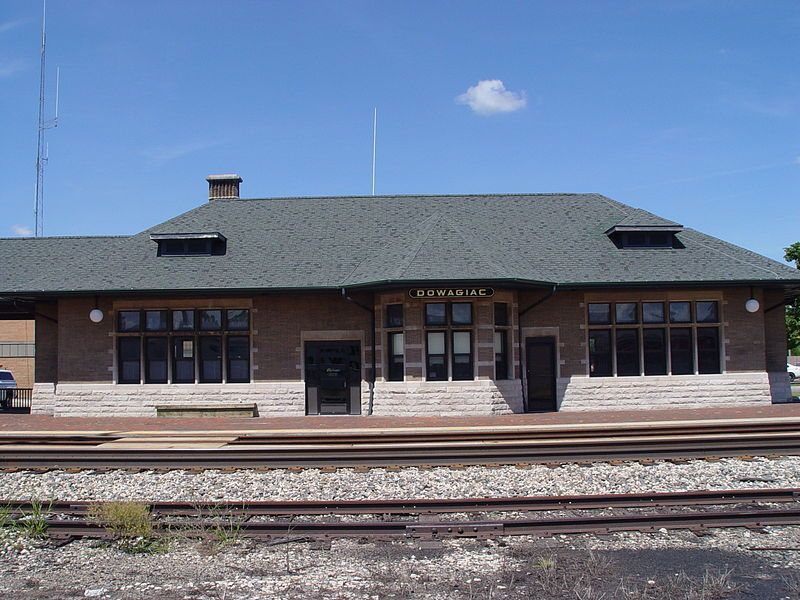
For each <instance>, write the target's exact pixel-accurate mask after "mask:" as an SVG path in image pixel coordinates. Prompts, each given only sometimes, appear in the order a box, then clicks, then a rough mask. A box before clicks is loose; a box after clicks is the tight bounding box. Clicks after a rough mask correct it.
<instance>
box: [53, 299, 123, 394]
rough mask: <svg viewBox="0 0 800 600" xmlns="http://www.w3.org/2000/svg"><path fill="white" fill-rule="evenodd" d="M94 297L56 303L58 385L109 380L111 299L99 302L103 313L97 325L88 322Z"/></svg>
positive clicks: (111, 371)
mask: <svg viewBox="0 0 800 600" xmlns="http://www.w3.org/2000/svg"><path fill="white" fill-rule="evenodd" d="M94 307H95V304H94V299H93V298H69V299H62V300H59V302H58V379H57V381H58V382H59V383H83V382H104V381H105V382H107V381H112V377H113V370H112V369H113V365H114V353H113V349H114V342H113V338H112V337H111V332H112V331H113V328H114V318H113V313H112V303H111V300H108V299H101V300H100V302H99V304H98V307H99V308H100V310H102V311H103V312H104V313H105V318H104V319H103V320H102V321H101V322H100V323H92V322H91V321H90V320H89V312H90V311H91V310H92V309H93V308H94Z"/></svg>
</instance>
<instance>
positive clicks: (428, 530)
mask: <svg viewBox="0 0 800 600" xmlns="http://www.w3.org/2000/svg"><path fill="white" fill-rule="evenodd" d="M47 523H48V534H49V535H50V536H52V537H62V538H63V537H66V538H69V537H84V536H85V537H109V536H110V534H109V532H108V531H106V530H105V529H104V528H103V527H102V526H100V525H96V524H92V523H88V522H85V521H80V520H61V519H52V520H48V522H47ZM156 524H157V527H156V531H158V532H161V533H164V532H168V531H175V530H176V529H180V528H185V529H189V530H190V531H199V532H203V531H210V530H209V529H205V528H210V527H213V523H210V522H207V521H200V522H195V523H187V522H185V521H184V522H181V521H177V522H175V521H157V522H156ZM785 525H800V509H790V510H786V509H781V510H748V511H698V512H675V513H664V514H651V513H648V514H644V513H637V514H625V515H600V516H570V517H557V518H527V519H509V520H498V521H437V522H424V523H419V522H409V521H382V520H377V519H376V520H373V521H361V522H343V521H314V522H303V521H293V520H292V521H245V522H243V523H241V525H240V526H239V532H240V533H241V535H244V536H246V537H253V538H267V539H270V538H274V537H281V538H306V537H311V538H334V537H357V538H385V537H398V536H401V537H406V538H412V539H442V538H450V537H490V536H502V535H535V536H552V535H559V534H575V533H611V532H615V531H643V532H654V531H657V530H659V529H662V528H663V529H692V530H700V529H708V528H717V527H766V526H785Z"/></svg>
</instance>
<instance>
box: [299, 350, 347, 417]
mask: <svg viewBox="0 0 800 600" xmlns="http://www.w3.org/2000/svg"><path fill="white" fill-rule="evenodd" d="M305 367H306V368H305V376H306V414H309V415H358V414H361V345H360V344H359V343H358V342H337V341H334V342H306V344H305Z"/></svg>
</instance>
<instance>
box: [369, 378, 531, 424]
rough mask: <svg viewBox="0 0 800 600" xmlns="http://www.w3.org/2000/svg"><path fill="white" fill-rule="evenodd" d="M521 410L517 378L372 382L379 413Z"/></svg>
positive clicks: (469, 413) (467, 413) (410, 414)
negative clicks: (502, 379)
mask: <svg viewBox="0 0 800 600" xmlns="http://www.w3.org/2000/svg"><path fill="white" fill-rule="evenodd" d="M520 412H523V403H522V386H521V384H520V380H519V379H510V380H505V381H491V380H479V381H405V382H402V381H397V382H395V381H384V382H378V383H377V384H376V386H375V405H374V408H373V414H374V415H379V416H404V417H413V416H436V415H446V416H454V415H458V416H486V415H502V414H510V413H520Z"/></svg>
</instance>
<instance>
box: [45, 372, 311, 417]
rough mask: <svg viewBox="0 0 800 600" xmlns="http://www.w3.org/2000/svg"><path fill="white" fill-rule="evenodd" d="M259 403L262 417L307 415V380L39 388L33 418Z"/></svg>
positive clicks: (150, 414)
mask: <svg viewBox="0 0 800 600" xmlns="http://www.w3.org/2000/svg"><path fill="white" fill-rule="evenodd" d="M213 403H219V404H224V405H234V404H256V405H257V406H258V415H259V416H261V417H279V416H280V417H297V416H303V415H305V414H306V388H305V384H304V383H303V382H302V381H287V382H280V383H251V384H225V385H215V384H203V385H180V384H175V385H113V384H101V383H96V384H71V383H60V384H58V385H55V386H54V385H53V384H52V383H39V384H36V387H35V388H34V391H33V405H32V407H31V412H32V413H34V414H49V415H54V416H56V417H154V416H156V408H155V407H156V406H170V405H174V406H190V405H208V404H213Z"/></svg>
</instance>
